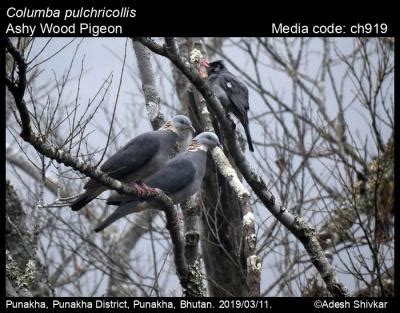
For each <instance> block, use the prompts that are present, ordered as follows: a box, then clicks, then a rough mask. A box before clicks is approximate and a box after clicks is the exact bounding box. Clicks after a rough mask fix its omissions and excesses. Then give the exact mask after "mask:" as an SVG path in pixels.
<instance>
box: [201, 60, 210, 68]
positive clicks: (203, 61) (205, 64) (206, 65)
mask: <svg viewBox="0 0 400 313" xmlns="http://www.w3.org/2000/svg"><path fill="white" fill-rule="evenodd" d="M200 65H201V66H204V67H210V64H208V61H207V59H202V60H201V61H200Z"/></svg>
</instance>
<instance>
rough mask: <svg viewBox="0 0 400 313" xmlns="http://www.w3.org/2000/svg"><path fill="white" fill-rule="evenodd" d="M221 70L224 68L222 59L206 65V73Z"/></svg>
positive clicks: (216, 72) (215, 72) (209, 73)
mask: <svg viewBox="0 0 400 313" xmlns="http://www.w3.org/2000/svg"><path fill="white" fill-rule="evenodd" d="M223 70H225V64H224V61H222V60H217V61H214V62H210V63H208V67H207V74H208V75H211V74H218V73H220V72H221V71H223Z"/></svg>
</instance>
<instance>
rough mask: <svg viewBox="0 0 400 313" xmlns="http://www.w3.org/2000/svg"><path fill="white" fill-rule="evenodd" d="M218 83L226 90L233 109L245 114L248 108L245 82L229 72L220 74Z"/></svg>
mask: <svg viewBox="0 0 400 313" xmlns="http://www.w3.org/2000/svg"><path fill="white" fill-rule="evenodd" d="M219 78H220V79H219V85H220V86H221V88H222V89H223V90H224V91H225V92H226V95H227V96H228V98H229V100H230V101H231V102H232V104H233V105H234V106H235V108H234V109H235V110H237V111H239V112H240V114H242V115H243V116H245V115H246V114H247V110H248V109H249V91H248V89H247V87H246V85H245V84H243V83H242V82H241V81H240V80H238V79H237V78H236V77H235V76H233V75H232V74H230V73H224V74H221V75H220V77H219Z"/></svg>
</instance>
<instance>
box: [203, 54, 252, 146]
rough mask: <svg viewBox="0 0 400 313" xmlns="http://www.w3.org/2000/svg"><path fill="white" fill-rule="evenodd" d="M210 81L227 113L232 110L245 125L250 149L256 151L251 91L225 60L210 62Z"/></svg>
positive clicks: (208, 69)
mask: <svg viewBox="0 0 400 313" xmlns="http://www.w3.org/2000/svg"><path fill="white" fill-rule="evenodd" d="M208 66H209V67H208V68H207V72H208V82H209V84H210V86H211V88H212V90H213V91H214V93H215V95H216V97H218V99H219V101H220V102H221V104H222V105H223V107H224V108H225V111H226V112H227V113H229V112H232V113H233V114H234V115H235V116H236V117H237V118H238V119H239V121H240V123H241V124H242V125H243V128H244V131H245V133H246V137H247V143H248V145H249V150H250V151H251V152H254V148H253V142H252V139H251V135H250V130H249V118H248V116H247V112H248V110H249V91H248V89H247V87H246V85H245V84H243V83H242V82H241V81H240V80H239V78H237V77H236V76H235V75H233V74H232V73H231V72H229V71H228V70H227V69H226V67H225V65H224V63H223V61H221V60H218V61H214V62H210V63H209V64H208Z"/></svg>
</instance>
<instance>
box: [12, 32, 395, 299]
mask: <svg viewBox="0 0 400 313" xmlns="http://www.w3.org/2000/svg"><path fill="white" fill-rule="evenodd" d="M71 40H72V38H53V39H52V40H51V41H49V39H48V38H36V39H35V42H34V44H33V46H32V51H31V52H30V56H29V57H28V58H27V59H28V60H30V59H31V58H32V56H35V55H37V54H38V53H39V52H40V51H42V49H43V47H45V49H43V51H42V52H41V53H40V55H39V56H38V57H37V58H36V59H35V60H34V62H36V63H37V62H42V61H45V63H43V65H40V66H38V67H37V69H38V70H39V73H38V74H39V76H38V77H37V81H38V83H37V85H36V88H37V90H38V93H39V94H41V95H42V97H43V98H42V99H49V101H51V102H53V103H56V102H57V98H58V94H57V92H56V91H55V90H54V89H53V91H52V92H51V93H48V90H49V88H52V87H54V84H55V81H58V82H59V85H60V84H61V83H60V82H61V81H62V78H63V77H65V74H66V72H68V69H69V67H70V68H71V69H70V73H69V77H70V80H69V81H68V83H67V84H66V87H65V89H64V90H63V93H62V96H61V101H60V103H62V104H64V103H70V104H73V103H74V102H75V101H76V102H77V103H79V104H80V107H79V110H78V114H82V112H84V111H85V108H86V106H87V103H88V102H89V101H90V99H93V98H94V97H95V95H96V94H97V93H98V91H99V89H100V93H99V94H100V96H97V98H96V99H97V100H99V99H101V96H102V95H105V96H104V102H103V103H101V105H100V108H99V110H98V113H97V114H96V116H95V118H94V119H93V121H92V122H91V123H90V124H89V126H88V129H90V130H89V132H90V135H89V137H88V140H87V141H88V149H89V150H90V151H96V150H101V149H103V148H104V146H105V144H106V138H107V133H108V130H109V128H110V126H111V118H110V116H111V114H112V111H113V109H114V105H116V111H115V112H116V120H115V122H114V124H113V125H112V134H113V135H114V136H116V137H117V138H116V140H114V141H113V142H112V143H111V147H110V149H109V150H110V151H108V153H112V151H115V150H116V149H117V148H118V147H121V146H122V145H123V144H125V143H126V142H127V141H128V140H129V139H131V138H133V137H135V136H136V135H137V134H139V133H142V132H144V131H148V130H151V125H150V123H149V121H148V119H147V117H146V110H145V106H144V98H143V95H142V92H141V82H140V80H139V79H138V70H137V67H136V59H135V55H134V52H133V49H132V44H131V41H130V40H127V39H126V38H85V39H81V38H77V39H75V40H73V41H71ZM64 46H66V47H65V48H63V47H64ZM77 46H79V49H78V50H77ZM338 46H339V47H340V49H341V51H343V52H345V53H346V52H350V51H351V49H352V48H353V41H352V40H351V39H349V38H342V39H338ZM61 48H63V49H62V50H61V51H59V50H60V49H61ZM311 49H314V50H315V51H309V53H310V56H311V57H310V58H309V59H310V62H307V63H306V64H304V65H303V66H304V70H306V71H307V72H308V73H317V72H318V70H319V68H318V66H319V64H318V63H317V62H312V60H313V57H312V56H313V55H318V57H320V55H321V53H322V52H321V51H319V50H318V49H319V43H318V42H317V41H316V42H315V43H313V44H312V45H311ZM224 51H225V53H226V54H227V55H228V56H229V57H230V58H232V59H234V60H235V62H236V64H237V66H239V67H240V68H242V69H244V70H245V71H246V73H249V74H250V75H255V73H254V70H253V69H252V67H251V63H250V62H249V60H248V59H246V58H245V57H243V53H242V52H241V51H240V49H238V48H237V47H236V46H235V45H232V44H227V45H226V46H225V49H224ZM125 53H126V59H125V62H126V67H125V68H124V70H123V72H122V68H123V67H122V64H123V62H124V55H125ZM74 54H75V58H74V60H73V63H71V61H72V59H73V56H74ZM49 57H50V59H48V58H49ZM315 57H317V56H315ZM154 61H157V62H159V64H160V65H161V68H162V69H163V71H165V73H167V75H168V74H169V73H170V72H171V70H170V65H169V63H168V62H167V61H166V60H165V59H163V58H161V57H157V58H156V59H153V68H155V65H154V64H155V63H154ZM82 68H83V70H82ZM343 70H344V69H343V67H341V66H340V65H339V66H338V67H337V68H336V73H335V75H338V77H339V76H340V75H342V73H343ZM231 71H232V72H233V73H236V71H235V70H234V69H232V68H231ZM156 74H157V83H158V87H159V90H160V95H161V97H162V100H163V101H164V102H167V103H169V104H172V103H173V102H175V101H177V97H176V96H175V95H174V90H173V88H172V85H171V83H170V82H168V81H167V80H166V79H165V77H164V76H163V75H160V74H162V73H161V72H157V73H156ZM262 75H264V76H265V77H264V76H263V77H264V78H265V81H266V82H268V83H267V85H269V86H270V87H271V88H274V89H275V90H277V91H278V92H279V93H280V94H281V95H282V97H283V99H290V97H291V92H288V90H290V87H289V86H288V80H287V78H286V77H285V75H284V74H279V72H277V71H272V70H271V71H265V72H263V73H262ZM111 77H112V82H111V84H110V86H109V90H108V91H107V92H105V91H106V88H107V86H108V83H107V82H110V78H111ZM120 78H122V79H121V84H120ZM78 82H79V83H80V85H78ZM77 90H79V95H78V96H77ZM348 90H349V91H348V94H345V95H344V96H345V97H349V98H351V97H352V96H353V95H352V94H351V92H352V91H351V88H349V89H348ZM117 97H118V98H117ZM332 97H333V94H332V92H331V91H330V89H329V87H328V88H327V93H326V98H327V104H328V105H327V110H328V113H332V114H333V113H335V112H336V110H337V109H336V106H334V105H333V102H332V103H331V102H330V101H329V99H331V98H332ZM43 101H44V100H43ZM250 108H251V111H250V118H251V117H253V116H256V115H259V114H261V113H263V112H265V110H266V108H265V106H264V105H263V104H262V100H261V98H260V97H259V96H258V95H257V94H256V93H255V92H254V91H253V90H250ZM60 109H62V108H60ZM162 111H163V113H164V114H165V116H166V117H169V116H172V115H173V114H174V111H173V110H171V109H169V108H168V107H167V105H164V106H163V109H162ZM66 113H67V111H65V112H64V114H66ZM347 121H348V123H349V127H350V128H351V129H354V132H355V131H356V130H357V131H358V132H363V131H364V132H365V131H367V130H366V126H368V121H366V118H364V117H362V116H360V113H359V111H357V110H349V112H348V115H347ZM250 125H251V133H252V135H253V139H254V140H255V141H260V142H263V141H264V139H265V138H264V134H263V131H262V128H261V127H260V126H259V125H257V124H255V123H253V124H250ZM68 131H69V129H68V127H66V126H65V128H62V129H60V134H61V137H62V136H63V135H65V134H67V133H68ZM384 134H385V137H386V138H387V137H388V136H389V132H388V131H384ZM6 140H7V142H13V141H14V140H13V138H12V135H11V134H10V133H9V132H7V138H6ZM15 149H18V147H16V146H15ZM99 155H101V153H99V154H97V156H96V157H97V158H98V157H99ZM246 155H247V157H248V160H249V161H250V163H251V164H252V166H253V167H254V168H256V170H257V167H258V166H257V162H256V161H257V160H256V158H257V157H255V156H254V155H252V154H251V153H249V152H246ZM267 157H268V158H269V159H270V160H271V162H273V161H274V159H275V158H274V156H273V155H271V156H267ZM316 168H317V170H321V171H323V170H324V166H323V165H316ZM52 175H53V176H54V173H53V174H52V173H50V176H52ZM7 176H8V177H11V178H12V179H13V180H15V179H16V177H15V173H14V172H13V171H12V170H11V169H10V168H9V167H7ZM22 188H23V187H22V186H21V189H22ZM19 191H20V192H22V190H19ZM77 191H78V190H77ZM51 197H52V195H49V194H47V195H46V198H45V200H46V201H51ZM65 214H66V216H68V215H70V214H72V213H71V212H70V211H69V210H66V212H65ZM73 214H76V213H73ZM267 215H268V213H263V214H262V216H267ZM147 237H148V236H147ZM136 249H137V250H135V251H142V252H143V253H144V254H146V253H147V254H148V252H146V251H147V250H148V249H147V247H146V246H145V245H143V244H142V245H141V246H138V247H137V248H136ZM149 259H151V257H150V255H147V257H146V258H143V259H142V263H141V264H142V266H144V267H146V265H147V266H148V265H149V263H150V262H148V260H149ZM266 264H268V262H266ZM266 264H265V265H266ZM265 273H269V271H266V272H265ZM263 275H264V274H263ZM265 275H266V274H265ZM263 279H269V278H268V277H267V276H265V277H264V276H263ZM176 282H177V281H176V280H175V281H174V280H172V281H171V287H172V286H173V285H174V283H176ZM348 283H349V284H351V282H350V281H348ZM103 287H104V288H105V287H106V286H103ZM104 288H100V290H99V295H100V294H101V293H102V292H103V291H104Z"/></svg>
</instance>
